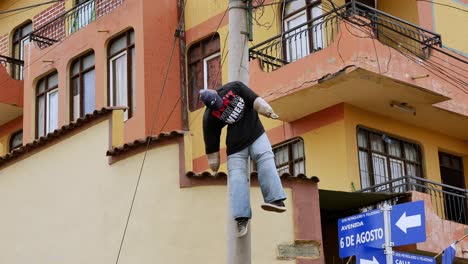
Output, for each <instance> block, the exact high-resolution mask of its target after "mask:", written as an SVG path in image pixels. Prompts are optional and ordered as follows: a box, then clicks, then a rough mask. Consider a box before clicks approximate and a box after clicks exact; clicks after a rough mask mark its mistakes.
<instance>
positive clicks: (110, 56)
mask: <svg viewBox="0 0 468 264" xmlns="http://www.w3.org/2000/svg"><path fill="white" fill-rule="evenodd" d="M132 32H133V36H134V38H133V43H132V39H131V34H132ZM121 38H125V47H124V48H122V49H120V50H117V51H114V53H111V47H112V44H114V43H115V42H116V41H118V40H119V39H121ZM132 49H135V30H134V29H133V28H132V29H128V30H126V31H125V32H123V33H121V34H119V35H117V36H115V37H114V38H112V39H111V40H110V41H109V44H108V45H107V69H108V73H107V83H108V85H107V105H108V106H117V105H115V103H114V102H113V97H114V95H115V94H116V93H115V92H114V87H113V84H112V79H113V78H112V77H113V76H114V75H113V66H112V63H111V61H112V60H114V59H116V58H119V57H121V56H125V57H126V73H127V82H126V83H127V105H126V107H128V109H127V111H126V112H127V114H126V119H125V121H126V120H128V119H130V118H132V116H133V114H134V113H133V112H134V107H135V106H134V104H133V99H134V98H133V97H134V95H133V90H136V87H133V81H136V80H133V76H134V74H133V71H135V70H136V69H133V71H132V66H133V64H135V67H136V63H132V62H133V61H134V60H135V59H136V56H132ZM134 54H136V53H134ZM134 57H135V58H134ZM135 94H136V91H135ZM111 102H112V103H111Z"/></svg>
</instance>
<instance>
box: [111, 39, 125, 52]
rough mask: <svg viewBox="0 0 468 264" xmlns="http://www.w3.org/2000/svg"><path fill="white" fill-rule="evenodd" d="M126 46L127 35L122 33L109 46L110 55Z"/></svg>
mask: <svg viewBox="0 0 468 264" xmlns="http://www.w3.org/2000/svg"><path fill="white" fill-rule="evenodd" d="M126 46H127V36H126V35H123V36H122V37H120V38H118V39H116V40H114V41H112V44H111V46H110V55H111V56H112V55H114V54H116V53H117V52H119V51H121V50H123V49H124V48H125V47H126Z"/></svg>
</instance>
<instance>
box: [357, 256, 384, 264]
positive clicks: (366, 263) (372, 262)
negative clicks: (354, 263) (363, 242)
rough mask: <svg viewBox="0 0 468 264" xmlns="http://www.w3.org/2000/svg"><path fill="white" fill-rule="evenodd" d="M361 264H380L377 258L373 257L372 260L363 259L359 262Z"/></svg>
mask: <svg viewBox="0 0 468 264" xmlns="http://www.w3.org/2000/svg"><path fill="white" fill-rule="evenodd" d="M359 264H380V263H379V262H378V261H377V259H375V257H372V260H368V259H361V260H360V261H359Z"/></svg>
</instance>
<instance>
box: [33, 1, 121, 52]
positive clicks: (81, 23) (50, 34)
mask: <svg viewBox="0 0 468 264" xmlns="http://www.w3.org/2000/svg"><path fill="white" fill-rule="evenodd" d="M123 2H124V0H88V1H86V2H84V3H81V4H79V5H76V6H74V7H73V8H71V9H69V10H68V11H65V12H64V13H62V14H61V15H59V16H58V17H56V18H54V19H52V20H51V21H50V22H48V23H46V24H44V25H42V26H41V27H39V28H37V29H36V30H34V31H33V32H32V33H31V40H32V41H34V42H36V43H37V46H38V47H39V48H40V49H44V48H47V47H49V46H51V45H53V44H54V43H57V42H59V41H60V40H62V39H64V38H66V37H67V36H69V35H71V34H73V33H75V32H76V31H78V30H80V29H81V28H84V27H86V26H87V25H88V24H89V23H91V22H93V21H95V20H97V19H99V18H100V17H102V16H104V15H106V14H107V13H109V12H111V11H112V10H114V9H115V8H117V7H118V6H120V5H122V3H123Z"/></svg>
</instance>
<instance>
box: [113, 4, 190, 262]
mask: <svg viewBox="0 0 468 264" xmlns="http://www.w3.org/2000/svg"><path fill="white" fill-rule="evenodd" d="M187 1H188V0H185V1H184V4H183V6H182V10H181V13H180V14H181V15H180V18H179V23H178V24H177V28H176V32H177V31H178V30H180V28H181V26H182V21H183V20H182V18H183V17H184V11H185V6H186V4H187ZM177 37H178V36H177V34H174V41H173V43H172V49H171V53H170V56H169V62H168V64H167V68H166V73H165V75H164V79H163V82H162V88H161V94H160V96H159V102H158V105H157V108H156V112H155V115H154V117H153V121H152V123H151V130H150V133H152V132H153V130H154V126H155V124H156V120H157V117H158V115H157V113H158V111H159V106H160V105H161V99H162V95H163V93H164V89H165V88H166V81H167V79H168V76H169V70H170V68H171V65H172V58H173V57H174V50H175V47H176V44H177ZM150 143H151V137H147V140H146V148H145V153H144V155H143V160H142V162H141V166H140V171H139V173H138V179H137V182H136V186H135V190H134V192H133V198H132V202H131V205H130V210H129V212H128V216H127V221H126V223H125V228H124V232H123V234H122V239H121V241H120V246H119V252H118V254H117V259H116V261H115V263H116V264H118V263H119V259H120V253H121V252H122V246H123V243H124V241H125V236H126V234H127V228H128V223H129V222H130V217H131V215H132V211H133V206H134V204H135V198H136V195H137V192H138V187H139V185H140V180H141V175H142V172H143V168H144V165H145V161H146V157H147V154H148V150H149V145H150Z"/></svg>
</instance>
